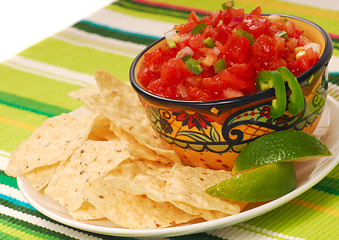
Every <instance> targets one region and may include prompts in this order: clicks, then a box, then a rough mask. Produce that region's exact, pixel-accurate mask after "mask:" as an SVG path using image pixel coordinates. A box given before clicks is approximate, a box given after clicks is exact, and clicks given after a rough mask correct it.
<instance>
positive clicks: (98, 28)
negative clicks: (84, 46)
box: [73, 21, 158, 45]
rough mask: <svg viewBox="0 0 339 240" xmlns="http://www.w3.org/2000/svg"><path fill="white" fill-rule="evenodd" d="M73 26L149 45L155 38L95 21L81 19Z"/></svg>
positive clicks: (104, 35)
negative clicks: (119, 29)
mask: <svg viewBox="0 0 339 240" xmlns="http://www.w3.org/2000/svg"><path fill="white" fill-rule="evenodd" d="M73 27H74V28H77V29H80V30H83V31H86V32H89V33H95V34H98V35H100V36H103V37H109V38H114V39H118V40H121V41H125V42H134V43H138V44H144V45H149V44H151V43H152V42H154V41H155V40H157V39H158V38H157V37H152V36H149V37H147V36H141V35H137V34H133V33H128V32H123V31H118V30H115V29H112V28H109V27H106V26H102V25H98V24H95V23H91V22H88V21H81V22H78V23H76V24H74V25H73Z"/></svg>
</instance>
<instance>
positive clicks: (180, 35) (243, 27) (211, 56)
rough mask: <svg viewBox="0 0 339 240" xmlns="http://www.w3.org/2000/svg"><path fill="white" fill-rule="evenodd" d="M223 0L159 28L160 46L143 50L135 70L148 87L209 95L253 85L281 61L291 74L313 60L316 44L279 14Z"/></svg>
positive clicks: (237, 92) (199, 97)
mask: <svg viewBox="0 0 339 240" xmlns="http://www.w3.org/2000/svg"><path fill="white" fill-rule="evenodd" d="M229 3H230V2H227V3H226V4H224V9H223V10H218V11H215V12H213V13H212V14H211V15H209V16H205V17H203V18H202V19H199V17H198V16H197V15H196V13H195V12H191V14H190V15H189V17H188V22H187V23H185V24H180V25H176V26H174V28H173V30H171V31H169V32H167V33H165V40H164V41H163V42H162V43H161V44H160V46H159V47H158V48H157V49H155V50H153V51H149V52H146V53H145V54H144V60H143V62H142V65H141V67H140V70H139V72H138V74H137V78H138V80H139V82H140V83H141V85H142V86H143V87H145V88H146V89H147V90H148V91H150V92H152V93H154V94H156V95H159V96H162V97H165V98H170V99H179V100H188V101H210V100H218V99H228V98H234V97H240V96H244V95H248V94H252V93H255V92H257V91H258V89H257V86H256V78H257V76H258V74H259V73H260V72H262V71H270V70H275V69H277V68H278V67H286V68H287V69H288V70H289V71H290V72H292V73H293V75H294V76H298V75H300V74H301V73H303V72H305V71H306V70H307V69H309V68H310V67H311V66H312V65H313V64H314V63H315V62H317V61H318V59H319V55H320V46H319V45H318V44H316V43H313V42H311V41H310V40H309V39H307V38H306V37H304V36H303V35H302V34H303V31H301V30H298V29H296V27H295V24H294V23H293V22H292V21H290V20H288V19H287V18H285V17H281V16H279V15H276V14H273V15H270V16H266V17H264V16H262V15H261V8H260V7H257V8H256V9H254V10H253V11H252V12H251V13H250V14H245V11H244V9H242V8H240V9H235V8H233V6H229Z"/></svg>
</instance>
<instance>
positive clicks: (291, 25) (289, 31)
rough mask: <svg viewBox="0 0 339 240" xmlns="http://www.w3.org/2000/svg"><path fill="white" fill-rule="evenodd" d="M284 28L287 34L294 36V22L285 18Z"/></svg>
mask: <svg viewBox="0 0 339 240" xmlns="http://www.w3.org/2000/svg"><path fill="white" fill-rule="evenodd" d="M284 30H285V31H286V33H287V35H288V36H290V37H294V34H295V24H294V22H292V21H290V20H287V21H286V22H285V25H284Z"/></svg>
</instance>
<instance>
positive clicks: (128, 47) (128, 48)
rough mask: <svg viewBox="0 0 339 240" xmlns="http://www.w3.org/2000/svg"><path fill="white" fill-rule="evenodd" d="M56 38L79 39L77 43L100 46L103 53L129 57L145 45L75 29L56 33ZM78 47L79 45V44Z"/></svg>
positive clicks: (71, 28) (133, 55)
mask: <svg viewBox="0 0 339 240" xmlns="http://www.w3.org/2000/svg"><path fill="white" fill-rule="evenodd" d="M57 36H64V37H66V36H71V37H74V38H76V39H79V41H78V42H80V43H83V44H84V43H86V42H87V45H88V46H90V47H98V46H101V47H102V48H103V50H105V51H113V50H115V51H117V49H118V50H120V51H119V54H121V55H126V54H128V55H129V56H131V57H135V56H136V55H137V54H138V53H139V52H140V51H142V50H143V49H144V48H145V47H146V45H144V44H137V43H132V42H127V41H121V40H117V39H114V38H109V37H103V36H100V35H98V34H94V33H88V32H86V31H82V30H79V29H77V28H73V27H70V28H67V29H65V30H63V31H62V32H60V33H58V34H57ZM79 45H80V44H79ZM122 50H123V51H122Z"/></svg>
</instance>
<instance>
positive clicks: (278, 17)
mask: <svg viewBox="0 0 339 240" xmlns="http://www.w3.org/2000/svg"><path fill="white" fill-rule="evenodd" d="M267 18H268V20H270V21H271V22H276V21H278V20H280V16H279V15H278V14H272V15H269V16H268V17H267Z"/></svg>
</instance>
